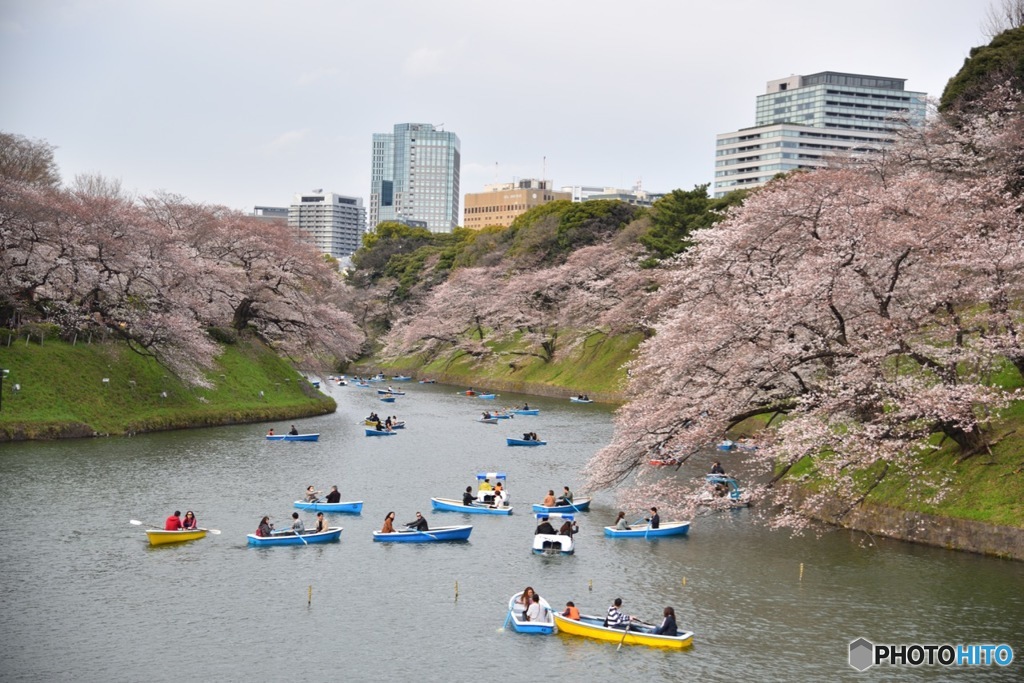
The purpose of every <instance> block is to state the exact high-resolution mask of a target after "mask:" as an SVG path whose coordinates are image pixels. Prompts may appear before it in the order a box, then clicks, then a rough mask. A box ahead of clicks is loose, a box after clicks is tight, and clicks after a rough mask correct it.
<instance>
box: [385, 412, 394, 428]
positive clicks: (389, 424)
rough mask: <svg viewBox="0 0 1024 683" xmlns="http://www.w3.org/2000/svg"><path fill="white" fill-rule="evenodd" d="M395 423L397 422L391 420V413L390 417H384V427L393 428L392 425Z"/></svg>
mask: <svg viewBox="0 0 1024 683" xmlns="http://www.w3.org/2000/svg"><path fill="white" fill-rule="evenodd" d="M394 424H395V423H394V422H392V421H391V416H390V415H389V416H388V417H386V418H385V419H384V427H385V428H386V429H387V430H388V431H390V430H391V427H392V425H394Z"/></svg>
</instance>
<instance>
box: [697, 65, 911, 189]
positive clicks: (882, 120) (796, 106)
mask: <svg viewBox="0 0 1024 683" xmlns="http://www.w3.org/2000/svg"><path fill="white" fill-rule="evenodd" d="M904 83H905V79H902V78H888V77H885V76H864V75H859V74H847V73H839V72H836V71H823V72H821V73H816V74H811V75H809V76H790V77H788V78H780V79H778V80H775V81H769V82H768V87H767V92H766V93H765V94H764V95H758V97H757V116H756V123H755V125H754V126H753V127H752V128H744V129H741V130H738V131H734V132H731V133H722V134H721V135H718V136H717V139H716V142H715V145H716V150H715V188H714V196H715V197H721V196H723V195H725V194H726V193H728V192H731V191H733V190H742V189H749V188H753V187H760V186H761V185H764V184H765V183H767V182H768V181H769V180H771V179H772V177H774V176H775V175H776V174H778V173H785V172H786V171H792V170H794V169H798V168H804V169H810V168H819V167H821V166H825V165H826V164H827V163H828V157H829V156H830V155H834V154H837V153H861V152H871V151H874V150H877V149H878V148H879V147H882V146H885V145H888V144H891V143H892V142H894V139H895V131H896V130H897V129H898V128H899V127H900V126H907V125H912V126H919V125H923V124H924V119H925V108H926V101H925V100H926V97H927V95H926V93H923V92H912V91H909V90H904V88H903V84H904Z"/></svg>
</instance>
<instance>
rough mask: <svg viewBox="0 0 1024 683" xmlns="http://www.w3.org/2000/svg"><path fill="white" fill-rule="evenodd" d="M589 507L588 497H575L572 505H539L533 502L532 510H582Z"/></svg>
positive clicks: (547, 511) (546, 511)
mask: <svg viewBox="0 0 1024 683" xmlns="http://www.w3.org/2000/svg"><path fill="white" fill-rule="evenodd" d="M589 509H590V498H577V499H576V500H574V501H573V502H572V505H551V506H548V505H541V504H540V503H534V504H533V511H534V512H545V513H549V514H550V513H552V512H583V511H584V510H589Z"/></svg>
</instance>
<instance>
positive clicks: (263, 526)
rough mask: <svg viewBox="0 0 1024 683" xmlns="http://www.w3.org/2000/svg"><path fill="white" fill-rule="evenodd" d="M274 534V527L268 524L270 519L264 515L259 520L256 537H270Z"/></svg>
mask: <svg viewBox="0 0 1024 683" xmlns="http://www.w3.org/2000/svg"><path fill="white" fill-rule="evenodd" d="M273 534H274V525H273V524H271V523H270V517H267V516H266V515H264V516H263V519H261V520H260V525H259V526H258V527H257V528H256V535H257V536H272V535H273Z"/></svg>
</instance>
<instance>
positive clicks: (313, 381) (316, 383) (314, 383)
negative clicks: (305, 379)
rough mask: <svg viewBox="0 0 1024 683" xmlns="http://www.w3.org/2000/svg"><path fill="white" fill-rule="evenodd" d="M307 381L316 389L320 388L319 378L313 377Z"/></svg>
mask: <svg viewBox="0 0 1024 683" xmlns="http://www.w3.org/2000/svg"><path fill="white" fill-rule="evenodd" d="M309 383H310V384H312V385H313V387H314V388H316V389H319V388H320V380H317V379H313V380H310V381H309Z"/></svg>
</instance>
